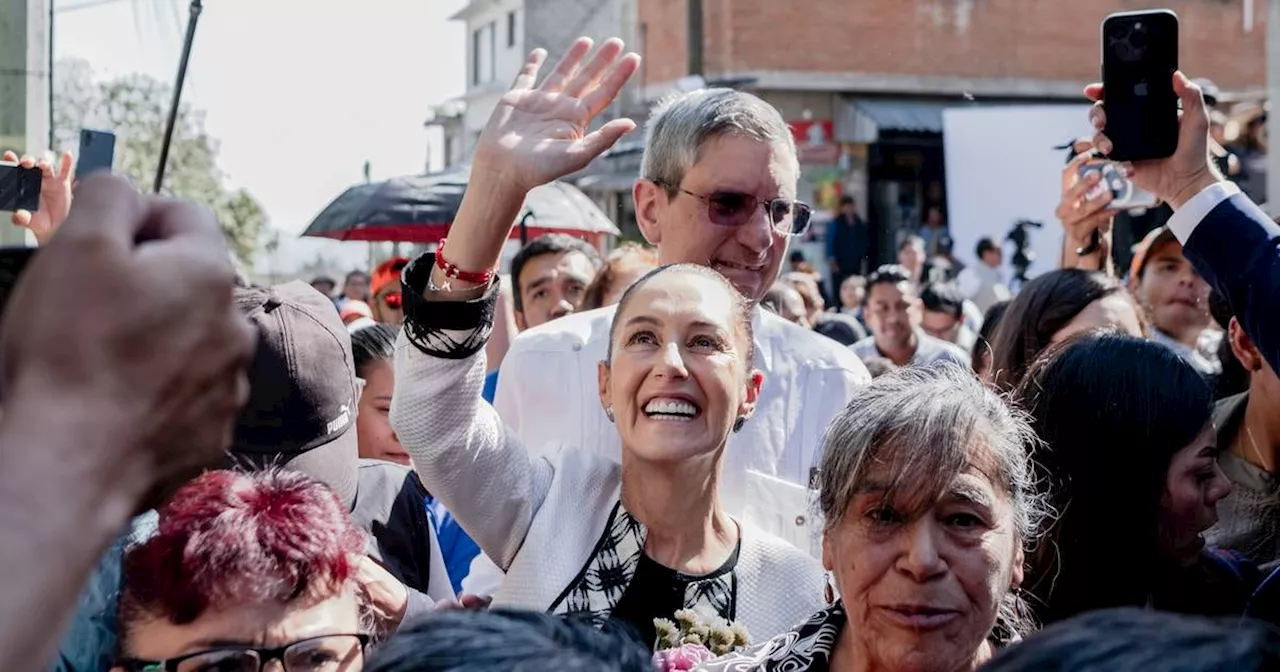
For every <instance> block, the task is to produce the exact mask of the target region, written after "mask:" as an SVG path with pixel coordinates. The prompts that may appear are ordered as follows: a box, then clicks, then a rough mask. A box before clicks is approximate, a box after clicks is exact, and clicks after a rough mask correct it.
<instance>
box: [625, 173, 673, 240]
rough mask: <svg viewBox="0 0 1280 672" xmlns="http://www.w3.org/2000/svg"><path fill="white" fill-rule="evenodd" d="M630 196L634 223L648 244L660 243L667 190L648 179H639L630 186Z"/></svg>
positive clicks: (666, 202)
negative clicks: (633, 205) (634, 214)
mask: <svg viewBox="0 0 1280 672" xmlns="http://www.w3.org/2000/svg"><path fill="white" fill-rule="evenodd" d="M631 198H632V200H633V201H635V206H636V225H637V226H639V227H640V233H641V235H643V236H644V239H645V240H647V241H649V244H650V245H660V244H661V243H662V226H661V224H660V222H661V221H662V220H663V219H665V217H666V210H667V204H668V200H669V199H668V198H667V190H666V189H665V188H664V187H661V186H659V185H657V184H654V183H653V182H650V181H649V180H645V179H640V180H636V183H635V184H634V185H632V187H631Z"/></svg>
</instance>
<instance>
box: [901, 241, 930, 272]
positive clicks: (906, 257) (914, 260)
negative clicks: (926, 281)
mask: <svg viewBox="0 0 1280 672" xmlns="http://www.w3.org/2000/svg"><path fill="white" fill-rule="evenodd" d="M924 262H925V256H924V243H922V242H920V241H918V240H916V241H912V242H911V244H910V245H904V246H903V247H902V249H901V250H898V263H899V264H901V265H903V266H905V267H906V269H907V270H908V271H911V275H912V277H916V278H919V277H920V273H921V272H922V271H923V270H924Z"/></svg>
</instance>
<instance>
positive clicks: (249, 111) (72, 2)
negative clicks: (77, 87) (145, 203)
mask: <svg viewBox="0 0 1280 672" xmlns="http://www.w3.org/2000/svg"><path fill="white" fill-rule="evenodd" d="M203 4H204V11H203V13H202V14H201V15H200V19H199V22H198V24H197V29H196V39H195V47H194V50H193V51H192V56H191V63H190V67H189V69H188V73H187V80H186V85H185V87H184V90H183V100H184V101H185V102H188V103H190V104H191V105H192V106H194V107H195V108H198V109H201V110H204V111H205V112H206V113H207V118H206V127H207V129H208V131H209V133H210V135H211V136H213V137H214V138H216V139H217V140H218V141H219V143H220V152H219V165H220V167H221V169H222V170H223V171H224V172H225V173H226V175H227V176H228V182H229V183H230V184H231V185H232V186H234V187H243V188H245V189H248V190H249V192H250V193H251V194H253V195H254V197H256V198H257V199H258V201H259V202H261V203H262V206H263V208H264V209H265V210H266V213H267V216H268V218H269V224H270V226H272V227H274V228H276V229H278V230H279V231H281V245H280V252H279V253H278V254H277V255H276V258H275V259H274V260H267V259H265V258H262V257H265V255H259V256H260V259H259V263H258V269H259V270H269V271H274V272H277V273H280V272H285V273H287V272H290V271H291V270H292V269H294V268H296V267H297V266H298V265H300V264H303V263H306V262H308V261H310V260H312V259H314V258H316V256H317V255H318V254H319V255H323V256H324V257H325V258H327V259H332V260H334V261H335V262H340V263H336V264H335V267H334V268H332V269H331V270H332V272H334V273H342V272H345V271H346V270H350V268H354V267H355V266H356V265H363V263H364V260H365V258H366V255H367V246H366V245H364V244H362V243H339V242H333V241H323V240H317V239H302V238H300V237H299V236H298V234H299V233H301V231H302V230H303V229H304V228H306V226H307V224H308V223H309V222H310V221H311V219H312V218H313V217H314V216H315V215H316V214H318V213H319V212H320V210H321V209H323V208H324V206H325V205H327V204H328V203H329V201H331V200H332V199H333V198H335V197H336V196H337V195H338V194H340V193H342V191H343V190H344V189H345V188H347V187H348V186H350V185H352V184H355V183H358V182H360V181H362V180H363V166H364V162H365V161H366V160H368V161H369V162H370V163H371V167H372V176H373V179H375V180H377V179H382V178H387V177H392V176H396V175H404V174H413V173H421V172H423V170H424V169H425V168H426V167H427V161H428V150H429V147H430V151H431V153H432V154H433V159H432V161H433V167H434V168H439V167H440V162H441V157H442V151H443V147H442V144H441V142H442V141H441V140H440V135H439V130H438V129H430V130H429V129H426V128H424V126H423V122H424V121H425V120H426V119H427V117H428V116H430V109H431V106H432V105H435V104H438V103H441V102H444V101H445V100H447V99H449V98H453V97H456V96H459V95H461V94H462V93H463V92H464V90H465V83H466V77H465V65H464V60H465V52H464V48H465V47H464V45H465V39H464V33H465V27H464V25H463V24H462V23H460V22H453V21H449V20H448V17H449V16H450V15H452V14H453V13H454V12H456V11H457V10H458V9H460V8H462V7H463V6H464V5H465V4H466V0H361V2H359V3H355V2H337V1H336V0H310V1H303V0H204V3H203ZM188 6H189V3H188V2H185V1H182V0H55V7H56V8H57V11H56V13H55V18H54V50H55V55H56V58H57V59H65V58H80V59H84V60H86V61H88V63H89V65H90V66H91V67H92V68H93V69H94V74H95V76H96V77H98V78H110V77H115V76H118V75H124V74H129V73H134V72H140V73H144V74H147V75H151V76H153V77H156V78H158V79H161V80H163V81H166V82H172V81H173V79H174V77H175V75H176V73H177V66H178V61H179V59H180V56H181V53H182V41H183V37H184V34H185V30H186V25H187V16H188ZM54 76H55V77H56V76H57V73H56V72H55V74H54Z"/></svg>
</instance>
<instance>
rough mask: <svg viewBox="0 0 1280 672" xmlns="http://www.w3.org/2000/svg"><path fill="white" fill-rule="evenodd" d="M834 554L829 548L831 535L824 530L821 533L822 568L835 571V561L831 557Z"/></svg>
mask: <svg viewBox="0 0 1280 672" xmlns="http://www.w3.org/2000/svg"><path fill="white" fill-rule="evenodd" d="M834 554H835V553H834V552H833V551H832V550H831V535H830V534H828V533H826V532H823V533H822V568H823V569H825V570H827V571H828V572H834V571H835V566H836V565H835V561H834V560H833V559H832V557H831V556H832V555H834Z"/></svg>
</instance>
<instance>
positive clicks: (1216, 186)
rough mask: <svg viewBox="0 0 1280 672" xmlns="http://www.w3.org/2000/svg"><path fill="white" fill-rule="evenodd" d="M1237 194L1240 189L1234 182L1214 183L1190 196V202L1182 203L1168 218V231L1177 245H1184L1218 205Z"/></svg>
mask: <svg viewBox="0 0 1280 672" xmlns="http://www.w3.org/2000/svg"><path fill="white" fill-rule="evenodd" d="M1238 193H1240V187H1239V186H1237V185H1236V183H1234V182H1215V183H1213V184H1211V185H1209V186H1207V187H1205V188H1204V189H1201V190H1200V193H1198V194H1196V195H1195V196H1192V197H1191V200H1189V201H1187V202H1186V203H1183V204H1182V207H1181V208H1178V209H1177V210H1176V211H1174V213H1173V214H1172V215H1170V216H1169V222H1168V226H1169V230H1170V231H1172V232H1173V235H1174V236H1177V238H1178V242H1179V243H1182V244H1183V245H1186V244H1187V241H1188V240H1189V239H1190V238H1191V234H1192V233H1193V232H1195V230H1196V227H1197V226H1200V222H1202V221H1204V218H1205V217H1208V216H1209V213H1210V212H1213V209H1214V208H1216V207H1218V205H1219V204H1220V203H1222V202H1223V201H1225V200H1227V199H1228V198H1231V197H1232V196H1235V195H1236V194H1238Z"/></svg>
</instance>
